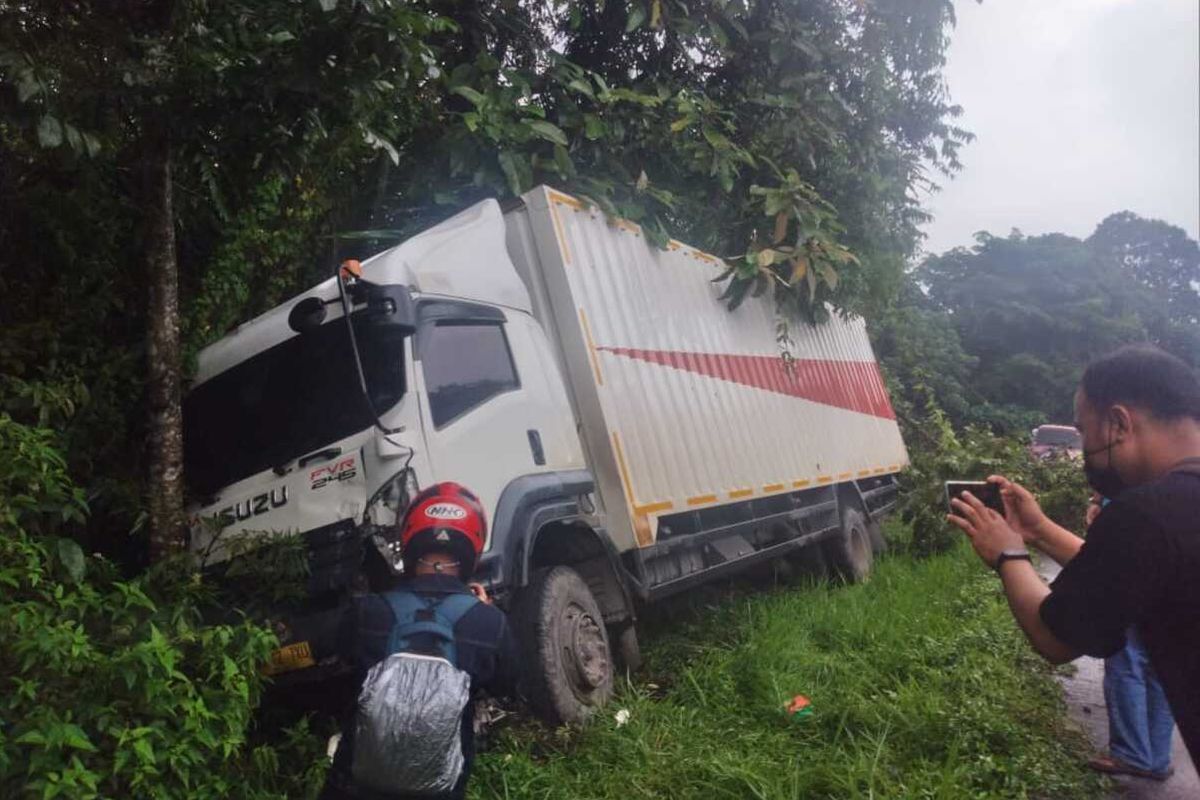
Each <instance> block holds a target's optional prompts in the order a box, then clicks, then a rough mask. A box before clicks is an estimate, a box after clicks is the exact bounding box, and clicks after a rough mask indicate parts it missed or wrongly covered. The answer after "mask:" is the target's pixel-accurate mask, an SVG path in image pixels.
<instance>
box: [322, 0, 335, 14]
mask: <svg viewBox="0 0 1200 800" xmlns="http://www.w3.org/2000/svg"><path fill="white" fill-rule="evenodd" d="M317 2H318V3H320V4H321V10H322V11H333V10H334V9H335V8H337V4H338V0H317Z"/></svg>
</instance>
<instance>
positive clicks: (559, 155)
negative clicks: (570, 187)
mask: <svg viewBox="0 0 1200 800" xmlns="http://www.w3.org/2000/svg"><path fill="white" fill-rule="evenodd" d="M554 166H555V167H557V168H558V172H559V174H560V175H562V176H563V177H570V176H572V175H574V174H575V164H574V163H572V161H571V156H570V154H569V153H567V148H565V147H563V146H562V145H557V144H556V145H555V146H554Z"/></svg>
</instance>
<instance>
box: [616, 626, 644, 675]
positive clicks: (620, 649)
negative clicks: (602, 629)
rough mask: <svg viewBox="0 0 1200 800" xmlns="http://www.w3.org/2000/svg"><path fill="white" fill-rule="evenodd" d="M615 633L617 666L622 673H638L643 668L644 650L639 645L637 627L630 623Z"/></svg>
mask: <svg viewBox="0 0 1200 800" xmlns="http://www.w3.org/2000/svg"><path fill="white" fill-rule="evenodd" d="M615 633H616V636H614V637H613V643H614V648H613V649H614V651H615V655H616V657H617V666H618V667H620V669H621V671H622V672H626V673H634V672H637V671H638V670H639V669H641V668H642V648H641V645H639V644H638V635H637V627H636V626H634V624H633V623H632V622H630V623H627V624H626V625H625V627H624V628H621V629H620V630H619V631H616V632H615Z"/></svg>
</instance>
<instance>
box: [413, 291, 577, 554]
mask: <svg viewBox="0 0 1200 800" xmlns="http://www.w3.org/2000/svg"><path fill="white" fill-rule="evenodd" d="M419 316H420V320H421V321H420V324H419V328H418V332H417V341H416V345H417V356H416V358H417V362H418V363H417V369H416V370H415V377H416V380H417V382H418V387H417V388H418V392H419V397H420V400H421V419H422V425H423V427H424V429H425V441H426V445H427V449H428V452H429V460H430V466H431V469H432V473H433V474H432V475H431V476H430V479H431V480H426V479H425V478H424V477H422V478H421V484H422V485H428V484H429V483H430V482H432V481H446V480H452V481H457V482H459V483H461V484H463V485H464V486H466V487H467V488H469V489H471V490H472V491H473V492H475V493H476V494H478V495H479V498H480V500H481V501H483V505H484V508H485V509H487V511H488V514H489V522H490V521H491V519H493V518H494V516H495V509H496V502H497V501H498V500H499V498H500V493H501V492H502V491H503V490H504V487H505V486H506V485H507V484H508V483H509V482H510V481H511V480H513V479H514V478H517V477H519V476H521V475H528V474H531V473H537V472H543V471H547V470H549V469H552V468H554V466H555V465H554V463H553V461H554V460H557V451H559V450H560V448H561V444H560V442H559V441H558V440H559V439H560V436H561V434H560V432H559V427H558V426H556V425H551V424H548V420H547V418H546V417H547V414H546V410H547V409H546V405H547V401H546V387H545V383H546V379H545V377H544V376H542V375H540V374H539V373H538V370H537V365H538V364H539V361H538V359H537V354H536V353H535V352H530V350H531V347H530V338H529V333H528V331H526V330H524V327H523V325H522V323H523V322H524V321H525V320H524V318H523V317H522V315H521V314H520V312H515V311H504V310H501V309H499V308H496V307H492V306H484V305H478V304H475V303H466V302H460V301H450V300H445V301H443V300H436V301H433V300H429V301H425V303H423V304H422V306H421V310H420V313H419ZM509 316H511V317H514V318H519V319H513V320H510V319H509ZM551 416H553V415H551ZM489 533H490V531H489Z"/></svg>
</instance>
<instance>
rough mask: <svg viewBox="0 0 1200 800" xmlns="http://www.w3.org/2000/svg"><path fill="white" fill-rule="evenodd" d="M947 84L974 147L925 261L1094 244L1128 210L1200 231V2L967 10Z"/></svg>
mask: <svg viewBox="0 0 1200 800" xmlns="http://www.w3.org/2000/svg"><path fill="white" fill-rule="evenodd" d="M955 8H956V11H957V14H958V27H957V29H956V30H955V31H954V32H953V34H952V38H951V45H950V53H949V64H948V66H947V69H946V79H947V81H948V83H949V85H950V92H951V95H952V97H953V99H954V101H955V102H956V103H958V104H959V105H961V106H963V108H964V114H963V117H962V125H963V127H965V128H967V129H968V130H970V131H972V132H973V133H974V134H975V135H976V137H977V138H976V140H975V141H974V142H972V143H971V144H969V145H967V146H966V147H965V148H964V149H963V151H962V162H963V165H964V168H963V170H962V171H961V172H959V173H958V174H957V175H956V176H955V177H954V178H953V180H943V181H942V184H943V189H942V191H941V192H939V193H937V194H934V195H933V196H931V197H929V198H928V200H927V202H926V207H927V208H928V209H929V210H930V211H931V212H932V213H933V214H934V215H935V217H936V219H935V220H934V221H933V222H932V223H930V224H929V225H928V226H926V228H925V232H926V233H927V234H929V238H928V240H926V242H925V249H926V250H927V251H929V252H937V253H940V252H942V251H944V250H947V249H949V248H951V247H955V246H957V245H970V244H972V234H974V233H975V231H979V230H987V231H990V232H991V233H994V234H997V235H1006V234H1007V233H1008V232H1009V231H1010V230H1011V229H1012V228H1014V227H1017V228H1020V229H1021V230H1022V231H1023V232H1024V233H1026V234H1035V233H1046V232H1049V231H1062V232H1064V233H1068V234H1071V235H1074V236H1081V237H1082V236H1087V235H1088V234H1089V233H1091V231H1092V230H1093V229H1094V228H1095V226H1096V224H1097V223H1099V222H1100V220H1101V219H1103V218H1104V217H1105V216H1107V215H1108V214H1110V213H1112V212H1114V211H1121V210H1124V209H1129V210H1131V211H1134V212H1136V213H1138V214H1141V215H1143V216H1147V217H1155V218H1158V219H1165V220H1167V221H1168V222H1171V223H1173V224H1175V225H1179V226H1180V227H1183V228H1184V229H1186V230H1187V231H1188V234H1189V235H1190V236H1192V237H1196V236H1197V234H1198V233H1200V0H984V2H983V4H982V5H980V4H977V3H976V2H975V0H955Z"/></svg>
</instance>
